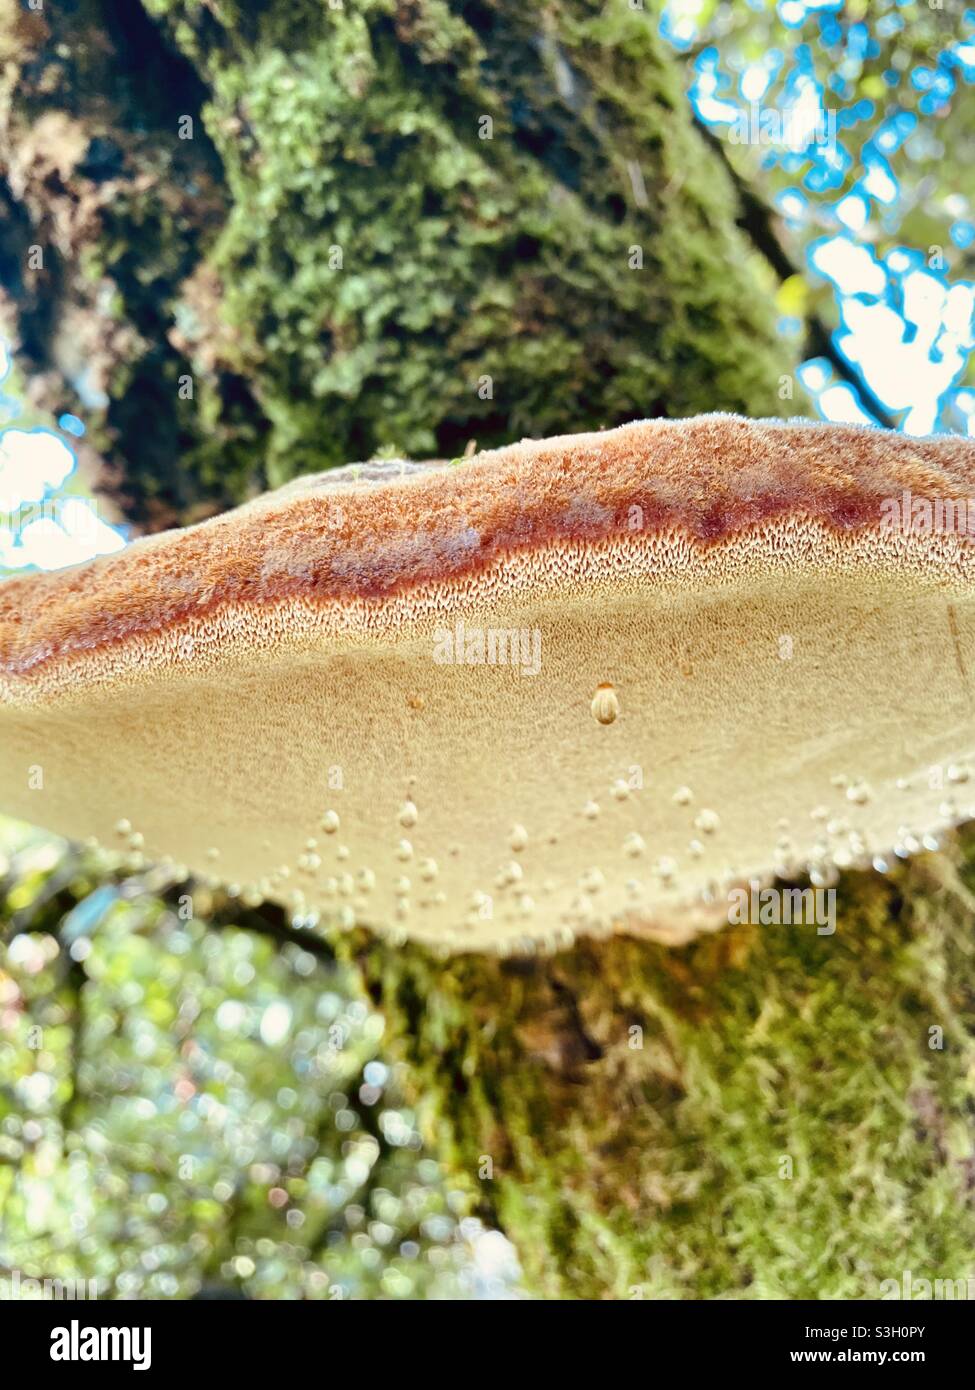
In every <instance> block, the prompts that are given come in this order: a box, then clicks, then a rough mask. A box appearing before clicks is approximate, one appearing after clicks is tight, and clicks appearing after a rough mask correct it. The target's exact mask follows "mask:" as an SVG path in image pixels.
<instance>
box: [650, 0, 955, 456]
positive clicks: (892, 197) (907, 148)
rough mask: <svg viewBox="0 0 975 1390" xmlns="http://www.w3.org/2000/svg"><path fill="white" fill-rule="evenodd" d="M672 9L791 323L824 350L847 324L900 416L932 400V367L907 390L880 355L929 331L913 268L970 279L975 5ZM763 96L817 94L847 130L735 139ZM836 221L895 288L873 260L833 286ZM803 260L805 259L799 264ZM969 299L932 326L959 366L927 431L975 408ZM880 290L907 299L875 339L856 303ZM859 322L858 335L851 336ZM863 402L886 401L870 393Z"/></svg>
mask: <svg viewBox="0 0 975 1390" xmlns="http://www.w3.org/2000/svg"><path fill="white" fill-rule="evenodd" d="M662 10H663V19H662V29H663V31H664V33H665V34H667V35H668V37H669V38H670V40H671V42H672V43H673V44H674V46H675V48H676V50H677V51H678V52H681V53H683V54H684V61H685V64H686V67H687V83H688V89H689V94H690V99H691V104H692V106H693V108H694V110H695V114H696V117H697V119H698V120H699V122H700V123H701V124H702V125H704V126H707V127H709V128H710V129H711V130H713V131H714V132H715V134H716V135H718V136H719V138H720V140H721V149H722V151H723V154H724V157H725V159H726V160H727V162H728V163H729V164H730V166H731V167H732V168H733V169H734V171H735V174H736V177H737V178H738V179H740V181H741V182H742V184H743V185H744V186H745V187H746V188H747V189H748V190H749V198H750V202H749V208H748V214H747V217H746V224H747V229H748V231H749V234H750V235H751V237H752V240H753V241H754V242H755V244H757V245H759V246H761V247H762V248H763V250H764V251H765V253H766V254H767V255H769V256H770V257H771V260H772V262H773V263H774V264H776V265H777V267H778V269H779V272H780V276H781V278H782V279H783V280H784V281H785V282H786V283H785V284H784V285H783V291H782V292H781V293H780V298H779V307H780V310H781V312H782V314H783V317H784V319H785V320H786V322H785V323H784V325H783V326H784V327H786V329H787V330H788V331H790V332H794V333H800V334H801V335H802V336H804V337H805V340H806V347H807V351H808V352H810V354H811V355H817V354H819V353H821V352H822V350H823V344H822V341H819V342H817V341H816V334H815V332H813V333H810V332H809V329H810V324H811V322H812V321H813V320H815V319H817V318H819V319H821V320H822V321H823V322H824V323H825V324H826V325H827V326H828V327H829V328H836V327H839V329H840V330H841V331H840V335H839V337H838V338H837V339H836V340H835V341H836V342H837V343H838V344H839V345H840V346H841V348H843V349H844V350H845V351H846V352H847V353H848V354H849V357H850V367H851V373H852V376H853V378H854V379H856V377H857V376H861V377H863V376H864V375H865V377H866V379H867V382H868V383H871V382H872V383H873V385H874V387H875V389H877V390H878V392H879V394H880V397H881V401H882V403H883V404H884V405H885V406H886V407H887V411H888V414H889V417H890V418H889V423H894V424H896V423H898V422H899V421H900V420H901V419H902V418H903V417H902V412H903V411H904V410H906V409H909V408H910V407H917V405H918V404H919V403H920V400H919V398H920V397H921V396H922V394H923V383H922V381H921V380H920V379H919V378H920V376H921V375H922V374H920V373H919V374H918V375H917V376H915V379H914V381H913V383H912V382H911V380H910V373H905V379H904V381H903V385H902V389H901V391H900V392H898V391H897V390H896V388H895V389H893V390H892V389H891V388H890V386H889V385H886V384H885V383H884V381H883V377H882V373H878V372H877V368H878V367H879V366H882V362H881V361H880V358H882V355H883V350H884V349H883V346H882V344H883V342H884V341H885V342H886V345H887V348H888V350H890V349H892V348H893V346H894V344H895V343H897V342H898V341H900V340H903V341H904V342H905V343H909V342H910V340H911V337H912V335H914V334H916V333H918V330H919V328H920V330H921V332H922V333H923V331H924V327H925V326H924V325H923V324H919V323H918V322H917V320H916V319H915V317H914V312H916V310H915V306H912V305H911V304H910V302H909V293H910V292H909V291H908V296H905V279H906V277H907V276H908V275H909V274H910V273H911V272H912V271H916V270H918V269H921V270H923V271H924V272H925V274H926V275H927V276H930V277H931V280H932V281H933V282H934V283H933V285H932V286H931V287H929V291H928V292H929V294H930V293H932V291H934V297H935V298H936V299H937V293H936V289H937V286H938V285H942V286H945V287H947V286H950V285H952V284H960V283H966V284H967V283H968V282H970V281H971V279H972V277H973V274H975V158H973V156H975V8H970V7H966V6H965V5H963V4H960V3H944V4H936V5H931V4H929V3H927V0H907V2H905V0H778V2H777V3H775V0H750V3H717V0H671V3H668V4H665V5H663V6H662ZM752 103H754V104H755V105H756V106H757V107H760V109H761V111H762V112H763V113H767V112H783V113H784V112H787V111H790V110H792V111H799V110H801V109H803V107H805V108H806V109H807V110H809V109H810V108H813V109H814V108H815V107H816V106H818V107H820V108H821V109H822V110H823V111H824V112H826V113H828V114H829V115H830V116H832V117H833V118H835V120H836V138H835V140H833V141H825V140H815V139H813V140H810V142H809V143H808V144H803V143H801V142H800V145H799V147H798V148H788V147H787V146H785V145H779V146H774V145H771V144H770V143H768V142H765V143H755V142H742V141H740V140H736V139H735V138H734V136H733V135H732V134H731V132H732V129H733V118H734V113H735V112H736V111H737V112H748V111H749V110H750V107H751V105H752ZM837 236H839V237H843V238H846V239H848V240H849V241H850V242H851V243H854V244H855V245H857V246H862V247H865V248H867V249H868V250H869V252H870V256H869V261H871V262H872V263H873V264H874V265H877V266H879V267H881V269H882V270H883V272H884V275H883V277H882V278H883V279H884V280H885V283H884V284H883V286H882V288H880V289H878V288H877V287H876V286H873V285H871V284H868V283H867V280H866V277H865V276H863V275H862V274H861V282H860V283H859V284H854V285H853V286H852V287H851V288H849V289H847V291H846V292H845V293H836V286H835V285H834V284H833V283H831V282H830V280H829V279H828V278H826V277H825V276H824V275H823V274H822V273H819V271H818V270H817V266H816V257H815V254H814V253H815V250H816V248H817V246H821V245H822V243H823V242H824V241H826V240H829V239H831V238H834V237H837ZM790 263H791V265H792V267H794V269H795V271H797V272H799V274H798V275H796V276H794V277H792V278H791V279H790V275H789V267H790ZM906 300H907V302H906ZM965 303H966V307H967V315H965V316H966V317H967V320H968V322H967V324H961V323H959V322H958V317H959V316H958V314H957V313H956V314H955V316H954V322H952V321H951V319H950V318H949V321H948V324H946V325H944V326H942V325H940V324H939V325H938V326H939V327H940V328H941V331H940V332H936V333H935V334H933V338H934V341H933V342H932V345H931V353H930V360H931V362H933V363H935V364H937V363H940V362H941V361H942V358H943V357H949V356H950V357H951V362H950V370H947V371H945V372H944V373H943V374H942V375H941V378H940V380H939V382H938V386H939V389H938V391H937V392H936V393H935V395H936V398H937V397H938V396H940V411H938V410H937V409H936V410H935V412H934V415H933V417H930V418H929V416H928V414H927V412H925V411H920V410H919V411H918V417H919V418H918V420H917V425H916V429H917V430H918V431H919V432H927V431H929V430H930V429H933V428H939V429H954V430H961V431H964V430H965V429H966V428H967V426H968V420H969V417H970V416H971V415H972V412H973V409H975V397H970V396H969V394H968V393H967V392H965V390H964V388H966V387H968V386H971V385H972V384H973V383H975V356H973V355H972V348H973V346H975V336H973V333H972V325H971V304H970V302H969V301H968V300H966V301H965ZM876 304H882V305H884V306H885V307H889V308H891V309H892V310H893V311H894V314H895V315H896V316H897V319H899V320H900V322H899V323H898V322H897V319H895V320H892V322H894V323H895V324H896V325H897V328H898V330H899V331H897V333H896V336H892V335H891V332H890V329H889V328H887V329H885V330H883V329H882V330H880V331H879V332H878V334H877V337H878V339H879V340H880V341H878V342H876V343H871V344H869V351H863V350H862V347H861V344H860V343H859V342H856V341H854V338H855V331H856V328H857V321H858V320H859V321H860V322H861V323H862V322H864V316H863V314H862V312H861V313H860V314H859V315H858V314H857V310H858V308H860V307H861V306H863V305H866V306H871V305H876ZM933 307H934V309H935V310H937V308H939V307H940V303H937V304H935V305H934V306H933ZM905 309H906V310H907V312H905ZM790 320H791V323H790V322H789V321H790ZM878 321H879V320H878ZM848 331H849V332H853V333H854V338H850V339H846V341H845V342H844V335H845V333H846V332H848ZM955 354H957V358H958V360H957V364H956V362H955ZM885 385H886V389H885ZM912 385H913V390H912ZM960 390H961V391H962V394H961V396H960V397H959V394H958V393H959V391H960ZM863 403H864V404H865V406H866V409H867V411H868V412H870V411H871V410H873V413H874V414H876V413H877V412H876V410H875V409H874V406H873V403H872V402H871V401H870V400H869V399H866V400H865V401H864V402H863Z"/></svg>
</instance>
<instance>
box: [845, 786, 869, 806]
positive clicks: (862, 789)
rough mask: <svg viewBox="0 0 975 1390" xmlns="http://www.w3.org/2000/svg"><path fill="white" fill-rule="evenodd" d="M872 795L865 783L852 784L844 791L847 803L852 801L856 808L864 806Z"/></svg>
mask: <svg viewBox="0 0 975 1390" xmlns="http://www.w3.org/2000/svg"><path fill="white" fill-rule="evenodd" d="M872 795H873V793H872V792H871V790H870V788H869V787H868V786H867V784H866V782H854V783H853V784H852V786H849V787H847V789H846V799H847V801H852V802H853V803H854V805H856V806H866V804H867V802H868V801H869V800H870V798H871V796H872Z"/></svg>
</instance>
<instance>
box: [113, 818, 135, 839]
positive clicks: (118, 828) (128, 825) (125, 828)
mask: <svg viewBox="0 0 975 1390" xmlns="http://www.w3.org/2000/svg"><path fill="white" fill-rule="evenodd" d="M115 833H116V835H121V836H122V838H123V839H124V838H125V836H126V835H131V834H132V822H131V821H130V820H126V819H125V817H124V816H123V818H122V819H121V820H118V821H116V822H115Z"/></svg>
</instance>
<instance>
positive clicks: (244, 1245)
mask: <svg viewBox="0 0 975 1390" xmlns="http://www.w3.org/2000/svg"><path fill="white" fill-rule="evenodd" d="M0 921H2V923H3V927H2V928H0V1274H2V1272H3V1269H4V1268H5V1269H7V1270H11V1269H20V1270H21V1271H22V1273H23V1275H24V1276H25V1277H26V1276H28V1275H30V1276H35V1277H50V1278H54V1277H60V1278H63V1279H69V1278H71V1279H86V1280H88V1279H97V1280H98V1288H99V1291H100V1296H101V1297H164V1298H165V1297H188V1296H192V1295H193V1294H195V1293H197V1292H198V1291H199V1290H201V1289H203V1290H204V1291H206V1292H208V1293H211V1294H212V1292H213V1291H214V1290H217V1289H221V1290H227V1289H233V1290H238V1291H240V1292H242V1293H243V1294H245V1295H247V1296H250V1297H256V1298H267V1297H270V1298H310V1299H336V1298H353V1299H362V1298H394V1299H395V1298H438V1297H448V1296H449V1297H453V1298H464V1297H472V1296H476V1297H486V1296H493V1297H497V1296H499V1295H504V1294H505V1292H506V1291H509V1290H510V1288H511V1287H512V1285H513V1283H514V1281H515V1279H516V1277H517V1269H516V1267H515V1265H514V1261H513V1256H512V1254H511V1251H510V1247H508V1246H507V1244H506V1242H504V1241H503V1240H502V1239H501V1237H500V1236H497V1235H491V1234H490V1233H486V1232H485V1230H484V1228H483V1226H482V1224H481V1222H480V1221H479V1220H478V1219H477V1218H476V1217H474V1216H471V1215H470V1211H471V1198H470V1194H469V1193H465V1192H463V1191H461V1190H459V1189H457V1188H456V1187H454V1186H452V1185H451V1184H450V1182H449V1181H448V1179H447V1178H446V1177H445V1176H444V1174H443V1173H442V1172H441V1169H440V1167H439V1165H438V1164H437V1163H436V1162H435V1161H434V1160H433V1159H431V1158H429V1157H427V1156H425V1155H424V1153H423V1151H422V1146H421V1143H420V1139H419V1135H418V1133H417V1130H416V1124H415V1117H414V1114H413V1111H412V1110H411V1109H410V1107H409V1106H408V1105H407V1104H405V1102H404V1099H403V1096H402V1088H401V1085H400V1080H399V1075H398V1069H397V1068H396V1067H395V1066H392V1065H390V1064H389V1063H387V1062H384V1061H383V1060H382V1041H383V1038H382V1035H383V1020H382V1018H381V1016H380V1015H379V1014H377V1013H376V1012H375V1011H374V1010H373V1009H372V1008H371V1007H370V1006H369V1005H368V1003H367V1002H366V1001H365V1000H364V999H363V997H362V995H361V989H360V988H359V987H358V986H357V983H356V980H355V978H354V975H353V973H352V972H351V971H350V970H349V969H348V968H347V967H345V966H342V965H340V964H338V963H337V962H336V961H335V960H334V959H332V958H331V956H330V952H329V951H328V949H327V948H326V947H325V946H324V945H323V943H322V942H321V941H320V940H317V939H315V940H311V941H309V942H308V944H307V947H306V945H305V943H304V942H303V941H302V939H301V934H300V932H299V931H292V930H290V929H288V928H287V927H285V926H283V925H282V923H281V922H280V921H279V920H278V918H277V916H275V915H274V914H270V915H266V916H262V915H261V914H260V913H259V912H254V911H248V910H245V909H242V908H240V907H239V905H235V904H234V903H233V902H231V901H229V900H228V899H226V898H225V897H223V896H222V895H214V894H213V893H212V892H211V891H210V890H208V889H206V888H203V887H201V886H199V885H186V884H183V885H167V886H166V887H165V888H164V887H163V886H162V880H161V879H160V876H159V875H158V874H156V875H153V874H152V873H151V871H150V872H149V873H148V874H146V873H144V872H143V873H139V872H132V871H127V870H126V869H125V868H124V866H121V865H119V864H118V863H117V862H116V863H115V864H114V866H113V863H112V861H110V860H109V859H108V858H107V857H106V856H105V855H104V854H103V853H101V852H98V851H95V850H87V849H72V848H70V847H68V846H66V845H65V844H64V843H63V842H61V841H58V840H56V839H54V838H52V837H50V836H47V835H43V834H41V833H40V832H34V831H29V830H27V829H26V828H25V827H22V826H19V825H17V824H13V823H10V822H0ZM248 922H249V923H250V924H251V925H250V927H249V928H248V926H247V925H246V923H248ZM484 1242H486V1244H485V1243H484ZM478 1255H479V1256H480V1263H478ZM486 1260H487V1261H488V1262H489V1263H490V1267H491V1268H492V1269H494V1268H495V1267H496V1268H497V1271H498V1272H497V1273H496V1274H492V1273H490V1272H489V1271H488V1268H487V1265H486V1264H485V1261H486Z"/></svg>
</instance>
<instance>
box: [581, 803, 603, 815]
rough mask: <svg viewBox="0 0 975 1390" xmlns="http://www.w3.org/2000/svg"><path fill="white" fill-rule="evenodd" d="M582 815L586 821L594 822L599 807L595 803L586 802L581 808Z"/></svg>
mask: <svg viewBox="0 0 975 1390" xmlns="http://www.w3.org/2000/svg"><path fill="white" fill-rule="evenodd" d="M582 814H583V815H584V816H585V818H586V820H595V819H596V817H597V816H598V815H599V806H598V804H597V803H596V802H595V801H587V802H586V804H585V806H583V808H582Z"/></svg>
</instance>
